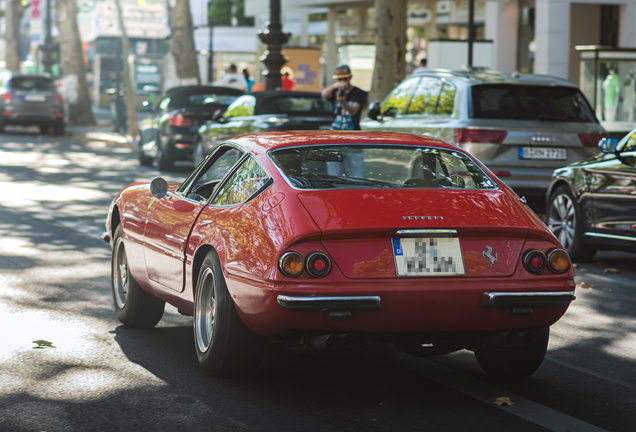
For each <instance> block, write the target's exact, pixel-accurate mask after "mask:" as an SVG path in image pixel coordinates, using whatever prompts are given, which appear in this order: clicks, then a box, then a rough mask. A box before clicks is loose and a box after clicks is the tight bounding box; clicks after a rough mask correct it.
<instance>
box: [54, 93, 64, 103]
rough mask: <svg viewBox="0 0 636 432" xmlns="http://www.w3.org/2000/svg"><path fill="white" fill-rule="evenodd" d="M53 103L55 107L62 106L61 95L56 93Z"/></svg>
mask: <svg viewBox="0 0 636 432" xmlns="http://www.w3.org/2000/svg"><path fill="white" fill-rule="evenodd" d="M55 103H56V104H57V105H62V103H64V99H63V98H62V95H61V94H59V93H58V94H56V95H55Z"/></svg>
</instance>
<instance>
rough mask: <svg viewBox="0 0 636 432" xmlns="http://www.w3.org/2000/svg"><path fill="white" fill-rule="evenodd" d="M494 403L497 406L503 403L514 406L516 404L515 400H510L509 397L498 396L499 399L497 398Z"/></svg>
mask: <svg viewBox="0 0 636 432" xmlns="http://www.w3.org/2000/svg"><path fill="white" fill-rule="evenodd" d="M493 403H494V404H495V405H497V406H502V405H507V406H513V405H514V404H515V403H514V402H513V401H511V400H510V398H507V397H498V398H497V399H495V401H494V402H493Z"/></svg>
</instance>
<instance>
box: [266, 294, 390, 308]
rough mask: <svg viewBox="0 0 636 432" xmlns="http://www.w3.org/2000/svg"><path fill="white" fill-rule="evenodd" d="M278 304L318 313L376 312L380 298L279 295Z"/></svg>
mask: <svg viewBox="0 0 636 432" xmlns="http://www.w3.org/2000/svg"><path fill="white" fill-rule="evenodd" d="M277 300H278V304H279V305H281V306H282V307H284V308H285V309H291V310H303V311H319V310H330V311H331V310H347V311H351V310H378V309H380V303H381V302H380V296H355V297H292V296H286V295H279V296H278V297H277Z"/></svg>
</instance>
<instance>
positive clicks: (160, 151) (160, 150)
mask: <svg viewBox="0 0 636 432" xmlns="http://www.w3.org/2000/svg"><path fill="white" fill-rule="evenodd" d="M156 145H157V154H156V155H155V157H154V159H153V161H152V165H153V166H154V167H155V169H157V170H159V171H165V170H169V169H172V167H173V166H174V163H173V161H172V159H170V154H169V153H168V151H167V149H166V148H165V146H164V145H163V144H162V143H161V139H160V138H159V137H157V144H156Z"/></svg>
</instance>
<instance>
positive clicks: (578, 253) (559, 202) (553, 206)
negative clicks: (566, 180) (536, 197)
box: [547, 186, 596, 262]
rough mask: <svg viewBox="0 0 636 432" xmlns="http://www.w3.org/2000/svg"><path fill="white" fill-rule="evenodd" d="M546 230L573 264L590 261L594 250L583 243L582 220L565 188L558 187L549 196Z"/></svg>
mask: <svg viewBox="0 0 636 432" xmlns="http://www.w3.org/2000/svg"><path fill="white" fill-rule="evenodd" d="M547 217H548V223H547V225H548V228H550V230H551V231H552V232H553V233H554V235H555V236H556V237H557V238H558V239H559V241H560V242H561V244H562V245H563V249H565V251H566V252H567V253H568V255H570V259H571V260H572V261H574V262H585V261H590V260H591V259H592V258H594V255H595V254H596V250H595V249H593V248H590V247H589V246H586V245H585V244H584V243H583V218H582V217H581V214H580V212H579V207H578V205H577V203H576V199H575V198H574V196H573V195H572V192H570V189H569V188H568V187H566V186H559V187H558V188H556V190H555V191H554V192H553V193H552V195H550V201H549V203H548V211H547Z"/></svg>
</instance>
